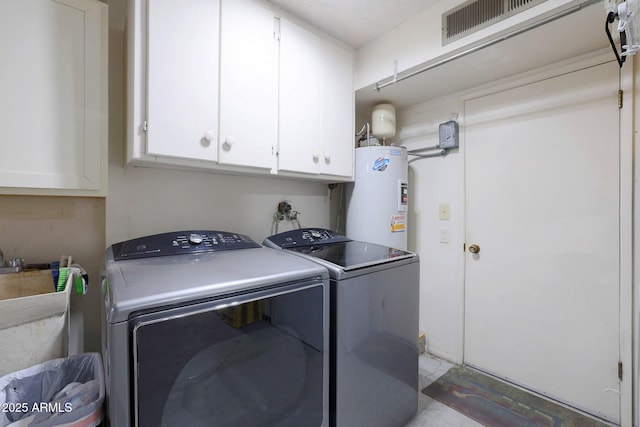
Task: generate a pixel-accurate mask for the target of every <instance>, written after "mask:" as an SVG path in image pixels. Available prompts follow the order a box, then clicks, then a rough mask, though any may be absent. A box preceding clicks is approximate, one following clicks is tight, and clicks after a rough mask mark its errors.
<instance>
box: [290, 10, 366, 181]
mask: <svg viewBox="0 0 640 427" xmlns="http://www.w3.org/2000/svg"><path fill="white" fill-rule="evenodd" d="M280 32H281V34H280V104H279V107H280V118H279V119H280V122H279V157H278V169H279V170H280V171H291V172H302V173H306V174H323V175H333V176H336V177H342V178H347V179H351V178H352V176H353V152H354V140H355V137H354V114H355V113H354V91H353V52H352V51H350V50H349V49H347V48H344V47H342V46H339V45H337V44H335V43H333V42H331V41H329V40H328V39H326V38H323V37H320V36H319V35H317V34H315V33H313V32H311V31H309V30H307V29H305V28H303V27H301V26H299V25H297V24H295V23H293V22H291V21H290V20H288V19H284V18H283V19H281V23H280Z"/></svg>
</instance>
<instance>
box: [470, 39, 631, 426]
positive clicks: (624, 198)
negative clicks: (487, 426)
mask: <svg viewBox="0 0 640 427" xmlns="http://www.w3.org/2000/svg"><path fill="white" fill-rule="evenodd" d="M612 61H615V58H614V57H613V55H612V54H611V51H610V50H609V49H602V50H598V51H596V52H592V53H590V54H586V55H582V56H579V57H576V58H572V59H569V60H566V61H563V62H561V63H558V64H553V65H550V66H547V67H543V68H540V69H537V70H533V71H530V72H526V73H524V74H521V75H518V76H515V77H513V78H509V79H506V80H503V81H501V82H498V84H493V85H491V86H489V85H488V86H485V87H483V88H481V89H479V90H477V91H474V92H469V93H467V94H465V95H463V96H461V99H460V101H461V104H462V105H464V104H465V103H466V101H468V100H471V99H474V98H478V97H482V96H487V95H490V94H493V93H497V92H502V91H505V90H508V89H512V88H516V87H518V86H523V85H527V84H531V83H534V82H537V81H541V80H545V79H549V78H553V77H557V76H560V75H563V74H568V73H572V72H575V71H579V70H581V69H584V68H589V67H592V66H595V65H599V64H602V63H605V62H612ZM635 63H636V61H635V60H633V61H628V62H627V63H626V64H625V66H623V67H622V69H621V70H620V73H619V89H621V90H622V91H623V93H626V94H627V95H626V96H625V98H624V99H623V107H622V108H621V109H620V110H619V116H618V117H619V140H620V152H619V153H620V154H619V171H620V172H619V173H620V176H619V195H620V206H619V209H620V218H619V220H620V228H619V242H620V246H619V269H620V270H619V271H620V273H619V289H620V292H619V293H620V295H619V306H620V336H619V342H620V344H619V345H620V347H619V354H620V356H619V357H620V362H622V366H623V375H622V380H621V381H620V425H621V426H623V427H631V426H632V425H634V418H638V413H637V412H640V403H639V404H637V405H634V390H636V393H637V390H638V387H640V380H639V379H637V378H636V377H637V376H638V374H637V373H638V369H640V367H639V366H638V365H640V363H638V362H637V361H634V359H633V354H634V346H637V345H638V341H640V330H635V329H636V328H634V327H633V322H634V319H637V318H640V314H637V313H634V303H633V295H634V290H635V289H634V288H635V286H634V283H633V248H634V247H633V230H634V228H633V205H634V199H633V189H634V186H633V179H634V174H633V154H634V150H633V139H634V138H633V136H634V131H633V109H634V108H633V107H634V99H635V96H634V92H633V88H634V86H633V72H634V69H635ZM611 102H616V100H615V99H614V98H613V97H612V100H611ZM461 125H462V126H461V127H460V129H461V132H460V134H461V135H460V140H461V145H462V147H463V152H464V174H465V177H464V179H463V187H464V199H463V200H464V220H463V225H462V228H463V230H462V232H463V235H464V239H465V240H464V241H465V242H466V232H467V187H466V170H467V155H466V149H464V147H465V144H466V134H465V131H464V115H463V117H462V123H461ZM467 243H468V242H467ZM467 259H468V257H466V256H465V257H464V260H465V261H464V272H463V277H464V279H463V280H464V287H463V295H466V285H467V280H466V269H467V264H466V263H467ZM463 299H464V296H463ZM636 311H637V310H636ZM465 316H466V310H465V303H464V301H463V307H462V317H463V325H464V324H465V323H464V317H465ZM463 327H464V326H463ZM637 329H640V328H637ZM634 330H635V332H634ZM464 333H465V331H464V330H463V337H462V360H463V363H464V360H465V350H466V349H465V347H464V341H465V340H464ZM634 412H635V414H634Z"/></svg>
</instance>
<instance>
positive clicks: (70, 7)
mask: <svg viewBox="0 0 640 427" xmlns="http://www.w3.org/2000/svg"><path fill="white" fill-rule="evenodd" d="M107 11H108V7H107V5H106V4H104V3H102V2H99V1H96V0H57V1H52V0H3V1H2V2H0V56H1V57H2V58H3V61H2V66H1V67H0V93H2V96H0V193H2V194H42V195H78V196H83V195H87V196H104V195H106V191H107V110H108V109H107V39H108V37H107V31H108V16H107V14H108V13H107Z"/></svg>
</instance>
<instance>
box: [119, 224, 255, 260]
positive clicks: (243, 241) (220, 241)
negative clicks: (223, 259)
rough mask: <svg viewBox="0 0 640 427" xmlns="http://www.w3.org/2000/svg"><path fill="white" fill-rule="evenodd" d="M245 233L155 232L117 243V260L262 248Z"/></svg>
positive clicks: (202, 231)
mask: <svg viewBox="0 0 640 427" xmlns="http://www.w3.org/2000/svg"><path fill="white" fill-rule="evenodd" d="M259 247H260V245H258V244H257V243H256V242H254V241H253V240H251V239H250V238H249V237H247V236H244V235H242V234H236V233H229V232H226V231H210V230H189V231H176V232H172V233H163V234H155V235H152V236H145V237H139V238H137V239H133V240H127V241H125V242H120V243H116V244H114V245H113V246H112V247H111V248H112V250H113V259H114V260H116V261H122V260H126V259H139V258H151V257H158V256H168V255H183V254H194V253H201V252H214V251H227V250H233V249H248V248H259Z"/></svg>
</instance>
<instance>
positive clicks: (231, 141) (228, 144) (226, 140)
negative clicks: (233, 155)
mask: <svg viewBox="0 0 640 427" xmlns="http://www.w3.org/2000/svg"><path fill="white" fill-rule="evenodd" d="M235 142H236V140H235V138H234V137H232V136H227V137H225V138H224V142H223V143H222V148H224V149H225V150H226V151H229V150H231V146H232V145H233V144H234V143H235Z"/></svg>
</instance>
